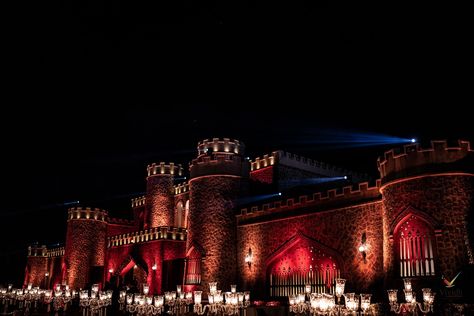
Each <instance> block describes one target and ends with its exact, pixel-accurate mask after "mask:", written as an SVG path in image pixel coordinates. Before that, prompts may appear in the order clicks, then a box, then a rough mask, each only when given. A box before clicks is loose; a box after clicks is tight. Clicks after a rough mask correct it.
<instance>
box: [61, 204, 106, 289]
mask: <svg viewBox="0 0 474 316" xmlns="http://www.w3.org/2000/svg"><path fill="white" fill-rule="evenodd" d="M106 243H107V212H106V211H104V210H101V209H97V208H81V207H75V208H70V209H69V210H68V221H67V235H66V253H65V262H66V266H67V277H66V278H67V283H68V285H69V286H70V287H71V288H86V287H87V286H88V285H90V284H93V283H101V282H102V280H103V275H104V263H105V251H106V247H107V244H106Z"/></svg>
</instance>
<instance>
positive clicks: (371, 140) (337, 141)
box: [300, 129, 416, 148]
mask: <svg viewBox="0 0 474 316" xmlns="http://www.w3.org/2000/svg"><path fill="white" fill-rule="evenodd" d="M313 133H314V135H311V134H313ZM307 135H308V136H307V137H309V139H307V140H303V141H300V142H301V143H304V144H319V145H323V146H324V147H326V148H350V147H370V146H381V145H390V144H405V143H415V142H416V139H415V138H404V137H397V136H391V135H385V134H379V133H362V132H351V131H347V130H330V129H318V130H314V131H312V132H309V133H307Z"/></svg>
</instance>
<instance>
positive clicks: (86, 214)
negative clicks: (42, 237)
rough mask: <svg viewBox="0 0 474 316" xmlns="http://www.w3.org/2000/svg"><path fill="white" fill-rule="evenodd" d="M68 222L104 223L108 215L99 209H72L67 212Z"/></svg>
mask: <svg viewBox="0 0 474 316" xmlns="http://www.w3.org/2000/svg"><path fill="white" fill-rule="evenodd" d="M67 218H68V221H70V220H76V219H89V220H97V221H102V222H106V221H107V220H108V213H107V211H105V210H102V209H99V208H90V207H72V208H70V209H69V210H68V217H67Z"/></svg>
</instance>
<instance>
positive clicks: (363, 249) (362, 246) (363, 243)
mask: <svg viewBox="0 0 474 316" xmlns="http://www.w3.org/2000/svg"><path fill="white" fill-rule="evenodd" d="M359 252H360V253H361V254H362V258H363V259H364V263H366V262H367V236H366V234H365V232H363V233H362V237H361V240H360V246H359Z"/></svg>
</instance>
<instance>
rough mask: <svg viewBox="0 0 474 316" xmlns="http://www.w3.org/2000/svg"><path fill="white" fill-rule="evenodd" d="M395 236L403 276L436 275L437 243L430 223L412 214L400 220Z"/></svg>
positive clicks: (397, 255) (397, 256)
mask: <svg viewBox="0 0 474 316" xmlns="http://www.w3.org/2000/svg"><path fill="white" fill-rule="evenodd" d="M393 236H394V243H395V244H394V246H395V247H394V248H395V251H396V254H395V257H396V258H397V259H398V266H399V268H400V276H401V277H416V276H432V275H435V264H434V258H435V255H436V249H435V246H436V245H435V239H434V230H433V228H432V227H431V225H430V224H429V223H427V222H426V221H425V220H424V219H422V218H420V217H419V216H417V215H414V214H410V215H408V216H406V217H405V218H404V219H403V220H401V221H400V223H399V224H398V225H397V227H396V228H395V231H394V234H393Z"/></svg>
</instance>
